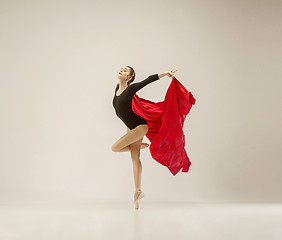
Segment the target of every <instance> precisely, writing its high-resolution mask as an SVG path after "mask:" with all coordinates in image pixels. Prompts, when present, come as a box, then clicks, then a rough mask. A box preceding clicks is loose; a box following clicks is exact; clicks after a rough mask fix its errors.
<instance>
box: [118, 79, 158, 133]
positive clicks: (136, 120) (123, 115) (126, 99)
mask: <svg viewBox="0 0 282 240" xmlns="http://www.w3.org/2000/svg"><path fill="white" fill-rule="evenodd" d="M158 79H159V75H158V74H153V75H150V76H149V77H147V78H146V79H145V80H143V81H141V82H138V83H132V84H130V85H129V86H128V87H127V88H126V89H125V90H123V92H122V93H121V94H120V95H118V96H117V95H116V92H117V90H118V88H119V83H118V84H117V87H116V89H115V96H114V98H113V106H114V108H115V111H116V114H117V116H118V117H119V118H120V119H121V120H122V121H123V122H124V123H125V125H126V126H127V127H128V128H129V129H130V130H132V129H133V128H135V127H137V126H138V125H140V124H147V125H148V123H147V121H146V120H145V119H144V118H142V117H141V116H139V115H137V114H136V113H135V112H134V111H133V110H132V99H133V97H134V94H135V93H136V92H137V91H138V90H140V89H141V88H143V87H145V86H146V85H147V84H149V83H151V82H154V81H156V80H158Z"/></svg>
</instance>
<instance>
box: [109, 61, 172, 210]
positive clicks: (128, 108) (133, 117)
mask: <svg viewBox="0 0 282 240" xmlns="http://www.w3.org/2000/svg"><path fill="white" fill-rule="evenodd" d="M176 71H177V70H175V71H173V70H171V71H170V72H165V73H160V74H153V75H150V76H149V77H148V78H146V79H145V80H143V81H141V82H138V83H133V84H131V83H132V82H133V81H134V79H135V71H134V69H133V68H132V67H131V66H126V67H123V68H121V70H120V71H119V73H118V79H119V84H117V86H116V89H115V95H114V98H113V106H114V108H115V111H116V114H117V116H118V117H119V118H120V119H121V120H122V121H123V122H124V123H125V125H126V126H127V133H126V134H125V135H124V136H122V137H121V138H120V139H119V140H118V141H116V142H115V143H114V144H113V145H112V151H114V152H126V151H130V152H131V159H132V163H133V174H134V183H135V193H134V204H135V208H136V209H138V208H139V200H140V199H141V198H143V197H144V193H143V192H142V191H141V172H142V165H141V162H140V149H141V148H142V149H143V148H146V147H148V146H149V144H147V143H142V140H143V137H144V135H145V134H146V133H147V132H148V129H149V127H148V123H147V121H146V120H145V119H144V118H142V117H141V116H139V115H137V114H136V113H135V112H134V111H133V110H132V99H133V97H134V94H135V93H136V92H137V91H138V90H140V89H141V88H143V87H145V86H146V85H147V84H149V83H152V82H154V81H156V80H158V79H160V78H162V77H164V76H169V77H174V74H175V72H176Z"/></svg>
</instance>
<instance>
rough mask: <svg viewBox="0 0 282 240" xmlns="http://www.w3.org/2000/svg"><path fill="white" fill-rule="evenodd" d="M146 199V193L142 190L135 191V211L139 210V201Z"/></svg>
mask: <svg viewBox="0 0 282 240" xmlns="http://www.w3.org/2000/svg"><path fill="white" fill-rule="evenodd" d="M143 197H144V193H143V192H142V191H141V189H139V190H137V191H135V193H134V206H135V209H138V208H139V200H140V199H141V198H143Z"/></svg>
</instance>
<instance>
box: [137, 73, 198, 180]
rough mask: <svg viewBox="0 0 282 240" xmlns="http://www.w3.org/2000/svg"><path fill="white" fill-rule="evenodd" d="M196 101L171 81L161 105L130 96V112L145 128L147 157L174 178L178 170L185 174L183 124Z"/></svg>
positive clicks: (173, 79)
mask: <svg viewBox="0 0 282 240" xmlns="http://www.w3.org/2000/svg"><path fill="white" fill-rule="evenodd" d="M195 102H196V99H195V98H194V97H193V94H192V93H191V92H189V91H188V90H187V89H186V88H185V87H184V86H183V85H182V84H181V83H180V82H179V81H178V80H177V79H176V78H175V77H173V78H172V81H171V83H170V85H169V87H168V90H167V92H166V95H165V99H164V101H160V102H153V101H150V100H147V99H144V98H141V97H139V96H138V95H137V94H135V95H134V97H133V100H132V109H133V111H134V112H135V113H136V114H138V115H140V116H141V117H143V118H144V119H145V120H146V121H147V122H148V125H149V130H148V132H147V134H146V137H147V138H148V139H149V140H150V142H151V144H150V146H149V149H150V153H151V156H152V157H153V159H155V160H156V161H157V162H159V163H160V164H162V165H163V166H166V167H167V168H168V169H169V171H170V172H171V173H172V174H173V175H174V176H175V175H176V174H177V173H178V172H179V171H180V169H181V168H182V172H188V170H189V167H190V165H191V162H190V159H189V157H188V155H187V153H186V151H185V148H184V146H185V138H184V136H185V135H184V133H183V123H184V120H185V118H186V116H187V114H188V113H189V111H190V109H191V107H192V105H194V104H195Z"/></svg>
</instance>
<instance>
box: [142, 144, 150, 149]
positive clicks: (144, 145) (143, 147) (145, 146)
mask: <svg viewBox="0 0 282 240" xmlns="http://www.w3.org/2000/svg"><path fill="white" fill-rule="evenodd" d="M147 147H149V144H148V143H141V149H145V148H147Z"/></svg>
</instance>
